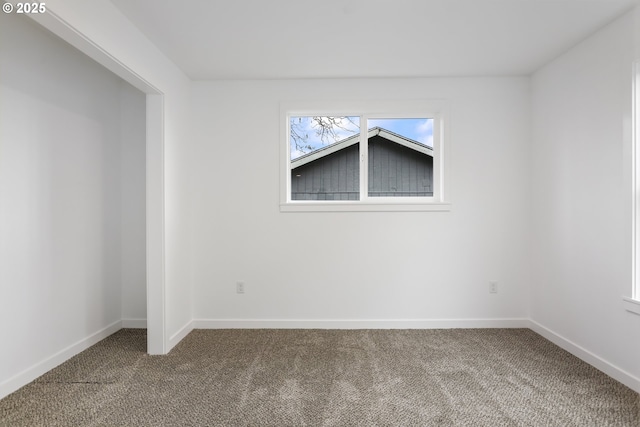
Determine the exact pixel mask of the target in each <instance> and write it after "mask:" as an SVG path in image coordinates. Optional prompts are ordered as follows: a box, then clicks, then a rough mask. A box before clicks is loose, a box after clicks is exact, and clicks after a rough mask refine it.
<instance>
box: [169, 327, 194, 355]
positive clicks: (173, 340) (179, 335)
mask: <svg viewBox="0 0 640 427" xmlns="http://www.w3.org/2000/svg"><path fill="white" fill-rule="evenodd" d="M193 329H194V328H193V321H189V322H187V324H186V325H184V326H183V327H182V328H180V330H179V331H178V332H176V333H175V334H173V335H171V337H170V338H169V347H168V348H167V353H168V352H170V351H171V349H172V348H173V347H175V346H176V344H178V343H179V342H180V341H182V340H183V339H184V337H186V336H187V335H189V332H191V331H193Z"/></svg>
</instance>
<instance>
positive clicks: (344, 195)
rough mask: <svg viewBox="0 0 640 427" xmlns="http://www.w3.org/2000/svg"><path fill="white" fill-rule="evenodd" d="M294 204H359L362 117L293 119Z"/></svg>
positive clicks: (291, 125) (292, 181)
mask: <svg viewBox="0 0 640 427" xmlns="http://www.w3.org/2000/svg"><path fill="white" fill-rule="evenodd" d="M289 132H290V140H289V144H290V152H291V157H290V159H289V161H290V166H291V200H359V199H360V162H359V158H360V156H359V151H358V150H359V148H358V142H359V139H360V117H349V116H292V117H290V119H289Z"/></svg>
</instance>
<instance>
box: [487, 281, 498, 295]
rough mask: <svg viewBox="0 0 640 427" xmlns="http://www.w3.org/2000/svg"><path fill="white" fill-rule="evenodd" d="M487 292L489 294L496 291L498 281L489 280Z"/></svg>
mask: <svg viewBox="0 0 640 427" xmlns="http://www.w3.org/2000/svg"><path fill="white" fill-rule="evenodd" d="M489 293H490V294H497V293H498V282H489Z"/></svg>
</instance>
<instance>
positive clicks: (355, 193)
mask: <svg viewBox="0 0 640 427" xmlns="http://www.w3.org/2000/svg"><path fill="white" fill-rule="evenodd" d="M358 157H359V156H358V144H355V145H352V146H350V147H347V148H345V149H343V150H340V151H337V152H335V153H332V154H329V155H327V156H324V157H321V158H319V159H317V160H314V161H312V162H310V163H307V164H305V165H302V166H300V167H298V168H296V169H293V170H292V171H291V199H292V200H358V198H359V186H360V179H359V161H358ZM432 195H433V158H432V157H431V156H428V155H426V154H422V153H420V152H418V151H415V150H412V149H410V148H407V147H404V146H402V145H400V144H396V143H394V142H390V141H388V140H387V139H385V138H382V137H381V136H378V135H376V136H373V137H371V138H370V139H369V196H370V197H424V196H432Z"/></svg>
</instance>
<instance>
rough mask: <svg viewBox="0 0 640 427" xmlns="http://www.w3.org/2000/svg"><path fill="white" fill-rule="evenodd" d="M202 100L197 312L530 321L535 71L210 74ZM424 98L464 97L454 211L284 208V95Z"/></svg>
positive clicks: (458, 105) (455, 146)
mask: <svg viewBox="0 0 640 427" xmlns="http://www.w3.org/2000/svg"><path fill="white" fill-rule="evenodd" d="M192 96H193V128H194V132H193V137H194V140H195V142H196V144H197V149H196V152H195V154H196V156H195V158H197V161H194V164H193V173H194V177H195V178H196V179H195V180H194V187H193V191H194V193H195V194H198V197H197V201H196V205H195V206H194V224H195V225H196V228H197V230H198V232H197V233H196V234H194V284H195V285H194V304H195V305H194V318H195V319H200V320H203V319H204V320H229V319H242V320H256V319H258V320H259V319H270V320H273V319H284V320H320V321H327V320H340V319H353V320H374V319H378V320H397V319H409V320H414V321H415V320H435V319H483V320H487V319H524V318H527V317H528V313H527V298H528V295H527V292H528V284H529V262H528V259H529V252H528V251H529V246H528V239H529V233H528V225H529V219H530V216H529V206H530V205H529V199H530V194H529V191H530V185H529V174H530V171H529V160H528V153H529V151H528V150H529V84H528V79H527V78H496V79H471V78H470V79H403V80H392V79H389V80H308V81H221V82H198V83H194V84H193V88H192ZM416 98H424V99H447V100H448V101H449V102H450V103H451V107H452V109H451V110H452V111H451V128H450V130H451V133H450V140H449V141H448V142H449V143H450V144H451V154H452V156H451V183H450V187H449V190H450V193H451V201H452V202H453V208H452V210H451V212H422V213H416V212H413V213H412V212H404V213H393V212H389V213H381V212H378V213H281V212H280V211H279V205H278V202H279V166H280V159H279V144H280V137H281V136H280V134H279V120H280V118H279V102H280V101H283V100H285V101H286V100H292V99H313V100H318V99H319V100H322V99H330V100H336V99H397V100H402V99H416ZM239 280H240V281H244V282H245V283H246V285H245V287H246V293H245V294H244V295H237V294H236V293H235V282H236V281H239ZM490 280H497V281H498V282H499V286H500V292H499V294H497V295H490V294H489V293H488V282H489V281H490ZM196 324H197V325H198V326H207V325H210V326H215V325H216V323H215V322H196ZM218 324H220V323H218ZM225 324H229V325H233V324H236V325H238V324H239V323H237V322H236V323H233V322H230V323H225ZM296 324H301V323H299V322H298V323H296V322H292V323H287V324H282V325H283V326H295V325H296ZM378 324H379V325H385V324H384V323H378ZM409 324H411V323H410V322H409ZM413 324H414V325H423V326H424V325H425V323H424V322H423V323H420V322H417V323H413ZM482 324H483V323H476V325H479V326H480V325H482ZM485 324H486V323H485ZM503 324H504V323H503ZM260 325H267V323H264V322H262V323H256V325H255V326H260ZM305 325H309V323H305ZM318 325H322V322H320V323H318ZM386 325H390V324H386Z"/></svg>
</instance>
